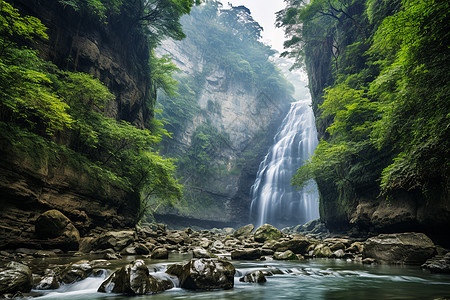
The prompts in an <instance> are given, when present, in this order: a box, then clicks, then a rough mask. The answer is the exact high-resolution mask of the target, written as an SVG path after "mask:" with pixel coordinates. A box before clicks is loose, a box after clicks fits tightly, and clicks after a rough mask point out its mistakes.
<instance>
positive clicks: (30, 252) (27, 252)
mask: <svg viewBox="0 0 450 300" xmlns="http://www.w3.org/2000/svg"><path fill="white" fill-rule="evenodd" d="M14 252H15V253H16V254H25V255H33V254H34V253H35V252H36V250H33V249H28V248H17V249H16V251H14Z"/></svg>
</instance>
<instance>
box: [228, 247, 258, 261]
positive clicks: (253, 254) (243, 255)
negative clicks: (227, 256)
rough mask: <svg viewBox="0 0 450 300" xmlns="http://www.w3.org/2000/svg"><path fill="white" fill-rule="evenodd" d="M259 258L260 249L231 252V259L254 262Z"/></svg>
mask: <svg viewBox="0 0 450 300" xmlns="http://www.w3.org/2000/svg"><path fill="white" fill-rule="evenodd" d="M259 257H261V250H260V249H251V248H245V249H240V250H234V251H231V259H241V260H254V259H258V258H259Z"/></svg>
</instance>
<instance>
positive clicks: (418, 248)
mask: <svg viewBox="0 0 450 300" xmlns="http://www.w3.org/2000/svg"><path fill="white" fill-rule="evenodd" d="M435 250H436V247H435V245H434V243H433V241H432V240H431V239H430V238H429V237H427V236H426V235H425V234H423V233H415V232H406V233H394V234H380V235H378V236H375V237H372V238H369V239H367V241H366V242H365V245H364V251H363V257H364V258H374V259H375V260H376V261H378V262H381V263H393V264H422V263H424V262H425V261H426V260H427V259H429V258H431V257H432V256H433V254H434V253H435Z"/></svg>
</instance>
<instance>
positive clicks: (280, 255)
mask: <svg viewBox="0 0 450 300" xmlns="http://www.w3.org/2000/svg"><path fill="white" fill-rule="evenodd" d="M273 258H275V259H276V260H298V257H297V255H295V253H294V252H292V251H291V250H286V251H284V252H275V254H274V255H273Z"/></svg>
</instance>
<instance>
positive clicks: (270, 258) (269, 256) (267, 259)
mask: <svg viewBox="0 0 450 300" xmlns="http://www.w3.org/2000/svg"><path fill="white" fill-rule="evenodd" d="M258 260H260V261H273V260H274V258H273V256H271V255H266V256H261V257H260V258H258Z"/></svg>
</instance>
